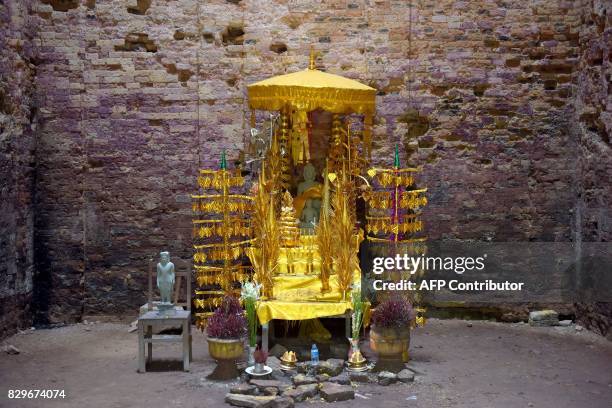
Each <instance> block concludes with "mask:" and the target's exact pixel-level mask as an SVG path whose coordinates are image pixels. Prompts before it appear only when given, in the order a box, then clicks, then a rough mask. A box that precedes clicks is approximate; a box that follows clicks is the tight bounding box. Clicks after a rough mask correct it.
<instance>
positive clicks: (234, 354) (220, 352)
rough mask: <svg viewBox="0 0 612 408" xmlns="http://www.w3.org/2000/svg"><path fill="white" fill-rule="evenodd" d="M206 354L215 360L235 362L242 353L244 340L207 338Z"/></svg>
mask: <svg viewBox="0 0 612 408" xmlns="http://www.w3.org/2000/svg"><path fill="white" fill-rule="evenodd" d="M206 341H208V353H209V354H210V356H211V357H212V358H214V359H215V360H237V359H239V358H240V356H241V355H242V353H243V352H244V339H217V338H214V337H207V338H206Z"/></svg>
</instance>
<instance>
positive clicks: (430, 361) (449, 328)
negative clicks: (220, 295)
mask: <svg viewBox="0 0 612 408" xmlns="http://www.w3.org/2000/svg"><path fill="white" fill-rule="evenodd" d="M413 333H414V335H413V339H412V347H411V349H412V357H413V359H412V361H411V362H410V363H409V367H410V368H411V369H413V370H414V371H416V372H417V375H416V378H415V380H414V382H413V383H409V384H403V383H397V384H393V385H390V386H387V387H383V386H379V385H376V384H359V385H357V387H356V388H355V399H354V400H351V401H345V402H337V403H334V404H333V406H334V407H340V408H341V407H349V406H350V407H351V408H366V407H377V406H385V407H390V408H391V407H424V408H427V407H471V408H474V407H475V408H478V407H538V408H544V407H550V408H559V407H572V408H575V407H610V401H612V342H609V341H607V340H605V339H603V338H601V337H598V336H596V335H594V334H592V333H588V332H586V331H577V330H576V329H575V328H574V327H573V326H572V327H567V328H565V327H563V328H562V327H556V328H546V327H542V328H535V327H529V326H528V325H525V324H501V323H492V322H470V323H468V322H466V321H462V320H444V321H441V320H433V319H432V320H430V321H429V322H428V324H427V326H426V327H425V328H420V329H416V330H415V331H414V332H413ZM194 335H195V337H194V352H193V354H194V362H193V365H192V371H191V372H189V373H184V372H182V371H179V370H180V364H179V363H178V357H179V355H180V352H179V349H178V348H174V346H166V347H168V348H165V347H164V348H160V349H159V351H158V352H157V356H159V357H162V358H164V359H170V358H172V357H176V358H177V360H176V361H177V362H176V363H172V362H171V361H169V360H167V361H165V362H164V363H162V364H157V365H155V366H154V367H153V371H152V372H148V373H146V374H138V373H136V365H137V361H136V352H137V339H136V334H135V333H128V326H127V325H123V324H116V323H95V324H89V325H85V324H79V325H74V326H68V327H62V328H57V329H52V330H35V331H27V332H25V333H22V334H19V335H16V336H14V337H11V338H8V339H6V340H5V341H4V342H3V343H4V344H12V345H14V346H16V347H17V348H18V349H19V350H20V354H17V355H9V354H6V353H4V352H2V353H1V354H0V407H42V406H44V407H55V406H57V407H85V406H87V407H111V408H127V407H186V408H190V407H194V408H195V407H198V408H202V407H206V408H208V407H229V405H226V404H225V403H224V402H223V400H224V397H225V395H226V394H227V393H228V391H229V389H230V388H231V387H233V386H235V385H236V384H237V382H233V383H210V382H208V381H207V380H206V378H205V377H206V375H208V374H209V373H210V372H211V371H212V369H213V361H212V360H211V359H210V357H209V356H208V353H207V351H206V350H207V346H206V342H205V340H204V337H203V335H202V334H201V333H200V332H194ZM162 347H163V346H162ZM156 351H157V350H154V353H155V352H156ZM41 388H45V389H48V388H52V389H64V390H65V392H66V398H65V399H63V400H56V401H48V400H47V401H41V400H38V401H27V400H19V401H17V400H8V399H7V390H8V389H41ZM301 406H302V407H324V406H328V407H329V406H332V405H330V404H328V403H325V402H323V401H321V400H320V399H317V400H309V401H306V402H303V403H299V404H296V407H301Z"/></svg>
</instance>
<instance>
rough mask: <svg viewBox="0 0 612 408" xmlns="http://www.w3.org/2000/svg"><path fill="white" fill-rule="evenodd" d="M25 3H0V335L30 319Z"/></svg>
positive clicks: (29, 76)
mask: <svg viewBox="0 0 612 408" xmlns="http://www.w3.org/2000/svg"><path fill="white" fill-rule="evenodd" d="M28 3H29V2H28V1H21V2H17V1H4V2H0V50H2V51H1V53H0V196H1V197H2V198H1V199H0V338H3V337H4V336H6V335H9V334H11V333H13V332H14V331H15V330H17V329H18V328H23V327H29V326H30V325H31V321H32V318H31V309H30V303H31V299H32V277H33V272H34V267H33V253H34V251H33V234H34V228H33V221H34V218H33V216H34V212H33V205H32V202H33V193H34V188H33V186H34V171H33V169H34V147H35V138H34V131H33V130H34V129H33V127H32V124H33V123H34V122H35V121H36V119H35V117H36V110H35V109H34V102H33V98H32V82H33V76H34V73H35V66H34V65H33V63H32V58H31V57H32V49H31V41H30V40H31V36H32V33H33V31H34V30H33V27H32V26H31V25H30V24H29V21H28V13H27V8H28Z"/></svg>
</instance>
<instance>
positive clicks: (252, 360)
mask: <svg viewBox="0 0 612 408" xmlns="http://www.w3.org/2000/svg"><path fill="white" fill-rule="evenodd" d="M256 348H257V347H256V346H249V359H248V361H247V364H248V366H249V367H252V366H254V365H255V349H256Z"/></svg>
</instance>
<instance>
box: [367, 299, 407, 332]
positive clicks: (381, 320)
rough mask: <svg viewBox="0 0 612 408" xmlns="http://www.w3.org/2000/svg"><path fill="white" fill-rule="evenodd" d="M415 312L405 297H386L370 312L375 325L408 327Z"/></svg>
mask: <svg viewBox="0 0 612 408" xmlns="http://www.w3.org/2000/svg"><path fill="white" fill-rule="evenodd" d="M415 316H416V314H415V312H414V309H413V308H412V304H410V302H409V301H407V300H406V299H401V298H396V299H387V300H385V301H383V302H381V303H380V304H379V305H378V306H377V307H376V309H375V310H374V312H372V324H374V325H375V326H376V327H381V328H382V327H385V328H391V327H397V328H403V327H409V326H410V324H411V323H412V321H413V320H414V318H415Z"/></svg>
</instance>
